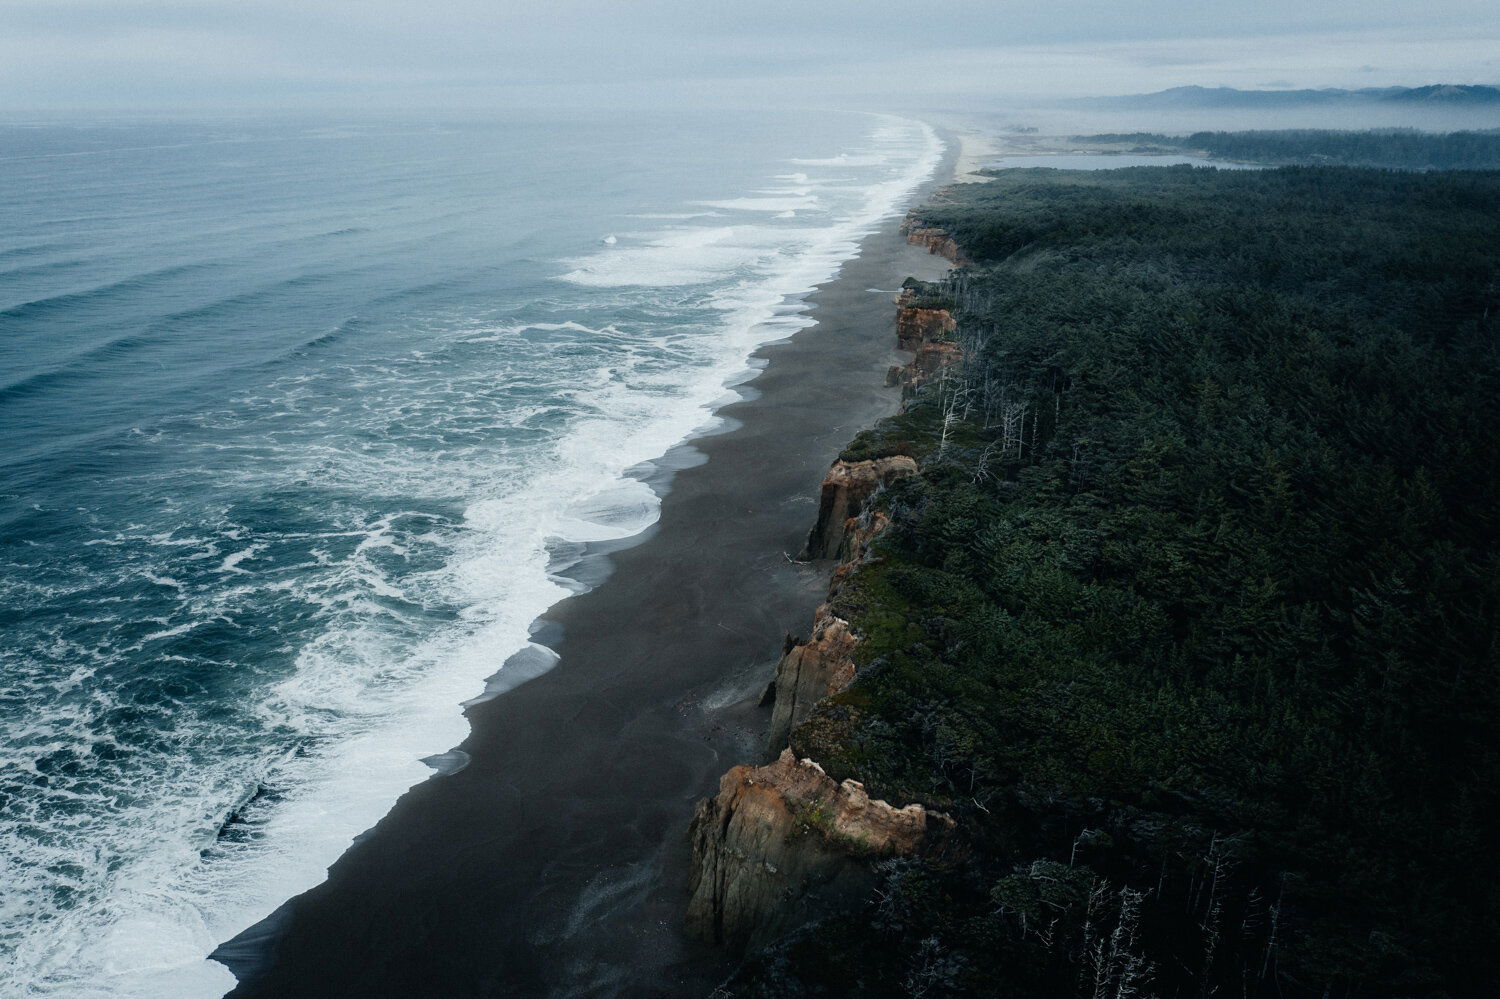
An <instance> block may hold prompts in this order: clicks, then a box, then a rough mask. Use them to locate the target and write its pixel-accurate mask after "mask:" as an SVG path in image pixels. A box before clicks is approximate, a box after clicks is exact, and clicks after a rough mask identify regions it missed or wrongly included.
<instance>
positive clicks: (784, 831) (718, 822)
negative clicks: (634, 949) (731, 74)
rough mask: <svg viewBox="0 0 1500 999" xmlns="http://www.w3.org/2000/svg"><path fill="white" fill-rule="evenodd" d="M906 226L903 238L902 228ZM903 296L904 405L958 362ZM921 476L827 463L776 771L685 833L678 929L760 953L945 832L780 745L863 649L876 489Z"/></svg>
mask: <svg viewBox="0 0 1500 999" xmlns="http://www.w3.org/2000/svg"><path fill="white" fill-rule="evenodd" d="M913 224H914V225H913ZM907 238H908V239H909V240H910V241H911V242H913V243H918V244H920V245H924V246H927V247H928V248H929V249H930V250H931V251H932V252H934V253H941V254H942V255H943V256H946V257H948V259H950V260H953V261H954V262H955V263H957V262H960V261H959V257H958V252H957V248H956V247H955V246H954V245H953V242H952V240H951V239H948V237H947V235H946V234H945V233H942V232H941V231H940V230H934V229H930V228H923V227H922V226H921V223H920V222H919V221H917V220H909V226H908V229H907ZM915 300H916V291H915V289H913V288H908V289H906V290H905V291H903V292H902V295H901V297H900V298H898V299H897V301H896V306H897V322H896V326H897V343H898V346H899V347H900V348H901V349H905V350H912V351H915V356H914V357H913V358H912V360H911V361H910V362H909V363H907V364H904V365H897V366H895V367H893V368H892V369H891V372H890V375H889V377H888V379H887V382H888V384H891V385H900V386H901V388H902V399H903V404H904V402H905V400H907V399H909V398H911V396H912V395H913V394H915V392H916V390H917V389H918V388H920V387H921V385H922V384H924V383H925V382H927V381H930V380H933V379H935V378H940V377H942V375H943V372H944V371H946V370H947V369H948V368H949V367H950V366H952V365H954V364H957V363H958V362H959V361H961V360H962V357H963V352H962V350H961V349H960V347H959V345H958V344H957V343H955V342H954V341H953V340H952V339H951V337H950V334H952V333H954V332H955V331H956V329H957V323H956V322H955V320H954V318H953V315H952V314H951V313H950V312H949V311H948V310H947V309H941V308H918V307H915V306H913V305H912V304H911V303H912V302H913V301H915ZM917 473H918V467H917V462H916V461H915V460H914V459H913V458H911V457H908V456H906V455H899V454H898V455H891V456H888V457H883V458H874V459H870V460H866V461H843V460H839V461H836V462H834V464H833V466H832V467H831V468H830V469H829V470H828V475H827V476H826V477H825V478H824V480H823V484H822V488H821V490H820V495H819V503H818V519H817V523H816V524H814V526H813V529H812V531H811V532H810V533H809V534H808V538H807V547H806V548H805V549H804V551H803V557H804V558H812V559H822V558H837V559H839V560H840V564H839V566H838V567H837V568H836V569H835V570H834V572H833V575H832V578H831V580H830V585H829V597H828V601H827V602H826V603H824V604H823V605H822V606H821V607H819V608H818V610H817V613H816V615H815V616H814V618H813V630H812V634H811V637H809V638H808V639H807V640H805V641H803V640H801V639H797V638H792V637H791V636H788V638H787V646H786V649H785V651H784V654H783V655H782V657H781V660H780V661H779V662H778V663H777V666H776V675H775V679H774V680H773V681H772V683H771V685H770V687H769V688H768V690H767V694H768V696H769V697H770V698H771V699H772V713H771V726H770V731H769V745H770V751H771V752H772V753H779V754H780V755H779V756H778V757H777V759H776V760H775V761H774V762H772V763H769V764H766V765H765V766H760V767H752V766H738V767H734V768H733V769H731V770H730V771H729V772H728V773H726V774H725V775H724V777H723V778H722V780H721V781H720V783H719V793H718V794H717V795H716V796H714V797H712V798H706V799H704V800H703V801H702V802H700V803H699V806H698V811H697V815H696V817H695V818H694V819H693V824H692V832H691V835H692V843H693V866H692V873H691V885H690V887H691V892H692V895H691V899H690V901H689V904H688V930H689V932H691V933H693V934H694V935H695V936H698V937H700V938H701V939H704V940H707V941H710V942H712V943H716V944H723V945H727V946H729V947H731V948H734V949H738V950H742V951H743V950H746V949H755V948H759V947H761V946H763V945H765V944H767V943H770V942H771V941H773V940H775V939H776V938H778V937H780V936H781V935H782V934H784V933H786V932H788V931H790V930H792V929H794V928H796V927H798V926H801V925H804V924H806V923H808V922H811V921H813V920H816V919H819V918H822V917H824V916H826V915H828V914H829V913H830V912H832V911H836V910H838V909H843V908H848V907H851V906H853V905H857V904H859V903H860V902H862V901H863V900H864V899H865V898H867V897H868V895H869V892H870V889H871V888H872V887H873V878H874V875H873V871H872V867H871V863H870V862H871V860H872V859H873V858H877V857H881V856H892V855H903V854H910V853H914V852H916V851H918V850H923V849H927V848H929V846H930V845H931V841H932V840H933V839H934V837H935V836H936V835H938V834H940V833H943V832H946V831H947V830H951V829H952V828H953V820H952V819H950V818H948V817H947V816H945V815H942V814H941V813H938V812H933V811H930V810H928V809H925V808H923V807H922V806H921V805H920V804H909V805H906V806H904V807H901V808H896V807H893V806H892V805H890V804H888V803H887V802H884V801H878V800H871V798H870V797H869V795H868V794H867V793H866V792H865V789H864V786H863V785H861V784H860V783H859V782H857V781H853V780H846V781H844V782H842V783H838V782H836V781H834V780H833V779H832V778H831V777H829V776H828V775H827V774H826V773H824V771H823V769H822V767H820V766H818V764H817V763H815V762H813V761H812V760H807V759H804V760H798V759H797V758H796V757H795V755H794V754H793V752H792V750H791V749H790V748H789V746H788V743H789V741H790V739H791V735H792V732H793V730H794V729H796V728H797V726H798V725H801V724H802V723H803V722H804V721H806V720H807V719H808V718H809V717H810V716H812V714H813V712H814V709H815V708H816V707H817V705H819V704H820V703H823V702H825V701H826V700H827V699H828V698H829V697H832V696H834V695H836V694H838V693H840V692H842V691H844V690H845V689H847V688H848V687H849V685H850V684H851V683H853V682H854V680H855V678H856V664H855V652H856V650H857V649H858V647H859V642H860V636H859V634H858V633H857V632H856V631H855V629H854V628H853V627H852V626H851V624H850V622H849V620H848V619H847V618H845V617H844V616H843V615H842V614H841V613H840V611H839V591H840V588H841V587H842V586H843V584H844V582H845V581H846V580H847V579H848V578H849V577H850V576H851V575H852V574H853V573H855V572H856V571H858V568H859V566H860V565H861V564H862V563H863V562H864V561H865V560H866V558H867V553H868V550H869V546H870V544H871V542H872V541H873V540H874V539H875V537H876V536H878V535H879V534H880V532H881V531H883V530H885V528H886V527H887V526H888V525H889V523H890V519H889V517H887V515H886V514H885V513H884V512H883V511H880V510H875V509H872V508H871V506H870V499H871V497H872V496H874V494H875V493H876V492H877V491H878V490H879V489H881V488H882V487H884V486H886V485H889V484H890V483H892V482H895V481H896V480H898V479H900V478H903V477H905V476H908V475H915V474H917Z"/></svg>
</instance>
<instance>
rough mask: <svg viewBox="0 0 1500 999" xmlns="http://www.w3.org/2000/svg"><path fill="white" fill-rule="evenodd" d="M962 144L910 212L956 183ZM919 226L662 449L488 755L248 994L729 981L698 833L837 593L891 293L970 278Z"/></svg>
mask: <svg viewBox="0 0 1500 999" xmlns="http://www.w3.org/2000/svg"><path fill="white" fill-rule="evenodd" d="M944 138H945V139H946V140H947V142H946V145H947V148H946V150H945V152H944V154H943V159H942V161H941V163H940V164H939V166H938V168H937V170H936V171H935V174H934V177H933V178H932V179H929V180H928V181H927V182H926V183H924V184H923V185H922V186H921V187H920V188H919V189H918V190H917V191H916V192H915V193H913V195H912V196H911V197H910V199H909V204H915V203H919V202H920V200H921V199H922V198H923V197H924V196H925V195H926V193H927V192H930V191H931V190H932V189H933V188H934V187H936V186H939V185H941V184H942V183H946V182H951V179H952V177H953V175H954V163H955V160H956V158H957V144H956V143H955V142H954V141H953V137H952V136H951V135H948V136H945V137H944ZM901 223H902V217H901V216H900V215H899V214H898V215H896V216H893V217H891V218H890V219H887V220H886V221H885V222H883V223H882V224H881V225H880V226H879V227H878V228H877V229H876V231H875V232H873V233H872V234H871V235H869V236H867V237H866V238H865V239H864V240H862V241H861V244H860V249H859V252H858V253H857V255H856V256H854V257H853V258H851V259H850V260H848V261H846V262H845V263H844V264H843V265H842V267H841V268H840V271H839V273H838V275H837V277H835V278H834V279H833V280H832V281H830V282H828V283H826V284H824V285H822V286H820V287H819V288H818V289H817V290H816V291H814V292H813V293H812V294H811V295H810V296H809V298H808V302H809V306H810V311H809V315H810V316H811V318H813V319H814V320H815V325H813V326H810V327H808V328H806V329H803V330H800V331H798V332H797V333H796V334H795V335H793V336H792V337H790V338H788V339H786V340H782V341H778V342H776V343H772V344H768V345H766V346H764V347H762V348H760V349H759V350H757V351H755V352H754V354H753V355H752V357H751V359H750V364H751V365H752V366H754V367H758V368H759V371H758V372H757V373H756V374H755V375H754V376H753V377H752V378H750V379H749V380H748V381H747V382H746V383H745V384H743V385H741V386H740V387H739V388H738V392H739V393H740V394H741V396H742V397H743V398H741V399H740V400H739V401H737V402H734V403H731V404H729V405H727V406H725V407H723V408H722V409H721V410H719V413H718V416H719V419H720V425H719V426H718V427H717V428H716V429H715V430H713V431H710V432H709V433H707V434H705V435H700V436H697V437H695V438H692V439H689V440H687V441H684V442H683V443H682V444H680V445H678V446H677V447H675V448H674V449H672V451H671V452H669V453H668V454H667V455H666V456H664V457H663V458H662V459H661V460H660V461H659V462H657V463H655V464H656V468H655V470H654V471H653V475H652V477H653V478H654V477H657V476H668V477H670V480H671V482H670V488H668V489H666V490H665V492H664V494H663V495H662V507H661V515H660V518H659V520H658V521H657V522H656V524H654V525H653V526H652V527H650V528H648V529H647V531H646V532H644V533H643V534H642V535H641V536H639V537H637V538H634V539H631V541H630V542H629V543H628V544H622V543H619V542H616V543H609V544H607V545H606V546H601V547H600V548H596V549H593V550H591V552H590V553H589V555H588V556H587V557H586V558H585V559H584V560H583V561H582V563H580V565H578V566H575V567H574V568H573V569H572V570H570V574H571V573H573V572H580V571H583V572H588V573H590V574H595V573H598V572H599V571H600V569H601V566H602V562H601V560H607V562H608V567H609V571H608V573H607V578H603V579H600V578H599V577H597V576H596V577H595V578H593V579H590V580H589V582H597V585H596V586H595V587H594V588H593V589H591V590H589V591H588V592H585V593H582V594H579V595H577V596H574V597H572V598H570V599H568V600H565V601H563V602H562V603H560V604H558V605H556V606H554V607H553V608H552V609H551V610H550V611H548V612H547V613H546V614H545V615H544V616H543V617H542V619H541V620H540V621H539V622H538V625H537V627H536V629H535V630H534V634H533V641H534V642H536V643H539V644H541V645H545V646H548V647H550V648H551V649H552V650H553V651H554V652H556V653H557V655H558V656H559V660H558V662H557V664H556V665H555V666H553V667H552V668H551V669H548V670H546V671H545V672H537V669H538V667H539V666H540V665H541V664H536V665H533V666H532V669H531V671H532V675H531V676H529V677H521V678H519V683H518V684H511V685H504V686H502V688H501V690H500V692H498V693H495V694H493V695H492V696H489V697H487V698H483V699H479V700H477V701H475V702H471V705H470V707H469V711H468V715H469V718H470V722H471V726H472V732H471V735H470V736H469V738H468V739H467V740H465V742H464V743H463V744H462V745H461V746H460V747H458V748H459V749H460V750H461V751H462V752H463V753H464V754H466V755H467V756H468V758H469V760H468V763H467V766H465V767H464V768H463V769H461V770H458V771H457V772H454V773H450V774H447V775H445V776H436V777H434V778H432V779H430V780H428V781H426V782H424V783H422V784H419V785H417V786H416V787H415V788H413V789H412V790H411V791H410V792H408V793H407V794H406V795H405V796H404V797H403V798H402V799H401V801H400V802H399V803H398V804H397V805H396V807H395V808H394V809H393V810H392V811H391V812H390V813H389V814H388V815H387V816H386V817H385V818H384V819H383V820H382V821H381V822H380V823H379V824H378V825H377V826H376V827H375V828H374V829H373V830H371V831H370V832H369V833H367V834H365V835H364V836H362V837H361V838H360V839H359V840H357V841H356V844H355V845H354V846H353V847H351V848H350V850H349V851H348V852H347V853H345V855H344V856H343V857H342V858H341V859H340V860H339V861H338V862H337V863H336V864H335V865H334V866H333V867H332V868H331V869H330V873H329V878H328V880H327V881H325V882H324V883H323V884H322V885H320V886H318V887H317V888H314V889H312V890H311V891H309V892H307V893H305V894H304V895H301V896H298V897H297V898H296V899H293V900H291V901H290V902H288V903H287V904H286V905H284V906H283V907H282V908H281V910H279V911H278V912H277V913H276V914H275V915H273V916H272V917H271V918H270V919H269V920H267V921H266V922H265V923H263V924H261V925H260V926H259V927H256V928H252V929H251V930H250V931H247V932H246V933H245V934H242V935H241V936H240V937H238V938H236V939H235V940H234V941H231V942H230V943H229V944H226V945H225V946H224V947H223V948H221V951H220V952H219V956H220V957H221V958H222V959H223V960H225V962H226V963H229V964H230V965H231V966H232V967H233V968H235V969H236V970H238V971H239V972H240V973H241V974H242V975H245V976H246V981H245V982H243V983H242V984H241V986H240V987H239V988H237V989H236V990H235V991H234V992H233V993H232V995H234V996H236V997H247V996H297V995H308V996H313V995H317V996H341V995H351V996H352V995H360V996H380V995H389V996H392V997H395V996H403V997H415V996H422V995H432V996H461V995H492V994H511V993H521V994H528V995H531V994H536V995H540V994H547V995H569V996H573V995H579V996H582V995H663V994H695V993H706V992H707V991H708V989H710V988H711V987H712V985H713V984H714V983H715V982H716V981H717V980H718V978H720V977H722V974H723V973H724V972H725V971H727V969H728V967H729V965H730V964H731V963H732V962H731V961H729V959H728V958H727V957H726V956H725V955H724V954H722V953H720V952H716V951H714V950H712V949H710V948H707V947H705V946H703V945H699V944H695V943H692V942H691V941H689V940H688V938H687V936H686V934H685V932H684V930H683V914H684V912H685V909H686V902H687V890H686V884H687V868H688V860H689V857H688V850H687V843H686V839H687V826H688V822H689V820H690V818H691V816H692V807H693V803H694V801H696V800H697V799H698V798H700V797H701V796H702V795H703V794H705V793H709V791H710V789H711V788H712V787H713V785H714V784H715V783H716V782H717V779H718V777H719V775H720V774H721V773H722V772H723V770H724V769H726V768H727V767H728V766H730V765H732V764H734V763H738V762H742V761H743V760H745V759H747V758H758V757H759V756H760V755H761V754H762V753H763V751H764V741H763V733H764V729H765V724H766V716H767V712H766V711H765V710H764V709H762V708H760V707H759V706H758V701H759V695H760V692H761V690H762V688H763V687H764V686H765V682H766V679H767V678H768V677H769V675H770V672H771V669H772V667H773V666H774V664H775V662H776V660H777V658H778V657H779V655H780V650H781V645H782V638H783V636H784V635H785V634H787V633H789V632H797V631H801V630H804V629H805V628H806V626H807V622H808V620H809V619H810V618H811V615H812V611H813V609H814V607H815V606H816V605H817V603H818V602H819V599H820V597H819V594H820V593H821V591H822V589H823V588H824V586H825V584H826V564H824V565H818V564H810V565H800V564H796V563H794V562H792V561H791V559H790V557H789V556H790V555H791V554H792V553H795V552H796V551H797V550H798V549H799V548H800V547H801V543H802V540H803V539H804V538H805V535H806V532H807V530H808V528H809V527H810V526H811V525H812V522H813V520H814V518H815V515H816V509H817V507H816V504H817V483H818V482H819V481H820V480H821V478H822V476H823V474H824V472H825V471H826V469H827V467H828V464H829V462H830V461H832V459H833V458H834V457H835V456H836V455H837V454H838V452H839V451H840V450H841V449H842V448H843V447H844V445H845V444H846V443H847V442H848V440H849V438H851V437H852V436H853V435H854V433H855V432H856V431H858V430H859V429H861V428H862V427H864V426H866V425H868V424H870V423H872V422H874V421H875V420H877V419H879V418H881V417H883V416H886V415H889V414H890V413H891V412H893V411H894V410H895V408H896V405H897V403H898V400H899V390H897V389H891V388H886V387H883V375H884V373H885V371H886V369H887V368H888V366H889V365H890V364H891V362H892V361H893V360H897V359H899V358H898V356H897V354H896V352H895V350H894V337H892V336H890V333H891V332H892V330H893V328H894V318H895V316H894V310H893V309H892V307H891V305H890V297H891V291H892V290H893V289H894V288H895V286H896V285H897V284H899V282H900V281H901V280H902V279H903V278H904V277H906V276H907V275H909V274H915V275H917V276H920V277H926V276H931V275H933V274H934V273H935V272H936V271H937V270H946V263H945V262H943V261H941V260H940V258H934V257H931V256H929V255H928V254H927V253H926V252H925V251H923V250H922V249H920V248H918V247H912V246H909V245H908V244H907V243H906V242H905V240H904V239H903V238H902V237H901V235H900V233H899V227H900V225H901ZM877 289H879V290H878V291H877ZM655 484H656V483H655V482H653V485H655ZM533 649H534V646H533ZM515 666H517V667H522V668H521V669H519V670H517V671H516V672H517V673H522V672H525V668H524V667H523V666H522V663H520V662H517V663H515ZM502 673H503V671H502ZM586 732H592V736H586V735H583V733H586Z"/></svg>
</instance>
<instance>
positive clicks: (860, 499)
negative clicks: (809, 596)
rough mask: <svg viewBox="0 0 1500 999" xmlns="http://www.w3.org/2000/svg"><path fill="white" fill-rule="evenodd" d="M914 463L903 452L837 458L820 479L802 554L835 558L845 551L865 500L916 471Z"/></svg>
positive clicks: (845, 552) (815, 557)
mask: <svg viewBox="0 0 1500 999" xmlns="http://www.w3.org/2000/svg"><path fill="white" fill-rule="evenodd" d="M916 472H917V463H916V461H914V460H913V459H911V458H909V457H907V456H906V455H904V454H898V455H892V456H890V457H887V458H872V459H870V460H868V461H842V460H840V461H836V462H834V463H833V467H832V468H830V469H829V470H828V475H827V476H825V477H824V479H823V486H822V489H821V491H820V494H819V498H818V520H817V523H816V524H814V525H813V529H812V531H811V532H809V534H808V536H807V547H806V548H805V549H803V552H802V554H803V557H804V558H810V559H817V558H838V557H840V556H843V555H847V554H848V547H847V542H848V536H849V532H850V531H851V530H853V529H854V528H855V527H856V526H857V525H856V524H855V523H851V522H852V521H857V519H858V518H859V516H860V514H861V512H863V510H864V509H865V504H866V503H868V502H869V499H870V497H871V496H873V495H874V494H875V491H876V490H877V489H879V488H880V487H881V486H884V485H887V484H888V483H891V482H894V481H896V480H897V479H899V478H902V477H904V476H907V475H915V474H916Z"/></svg>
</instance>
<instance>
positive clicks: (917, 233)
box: [901, 215, 965, 267]
mask: <svg viewBox="0 0 1500 999" xmlns="http://www.w3.org/2000/svg"><path fill="white" fill-rule="evenodd" d="M901 231H902V232H903V233H904V234H905V235H906V241H907V242H908V243H911V244H912V245H913V246H924V247H926V248H927V252H928V253H934V254H937V255H938V256H940V257H946V258H947V259H948V260H949V261H951V262H952V264H953V266H955V267H960V266H962V265H963V264H964V262H965V261H964V259H963V256H962V255H961V254H960V253H959V252H958V244H957V243H955V242H954V241H953V237H952V236H949V235H948V234H947V233H946V232H944V231H943V230H942V229H939V228H938V227H937V226H930V225H928V224H927V223H925V222H923V221H922V220H921V219H919V218H917V217H916V216H914V215H908V216H907V217H906V221H905V222H904V223H902V225H901Z"/></svg>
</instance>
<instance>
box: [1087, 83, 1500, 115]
mask: <svg viewBox="0 0 1500 999" xmlns="http://www.w3.org/2000/svg"><path fill="white" fill-rule="evenodd" d="M1073 103H1074V104H1081V105H1085V106H1089V107H1096V108H1111V109H1114V108H1121V109H1152V108H1285V107H1308V106H1318V105H1339V104H1381V103H1400V104H1421V103H1431V104H1441V105H1450V106H1451V105H1465V106H1469V105H1486V104H1488V105H1500V87H1486V86H1473V85H1463V84H1434V85H1432V86H1427V87H1366V88H1363V89H1360V90H1340V89H1338V88H1334V87H1329V88H1327V89H1323V90H1236V89H1235V88H1233V87H1172V88H1171V89H1170V90H1159V91H1157V92H1156V93H1154V94H1126V95H1124V96H1120V97H1084V98H1080V99H1078V100H1076V101H1074V102H1073Z"/></svg>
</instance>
